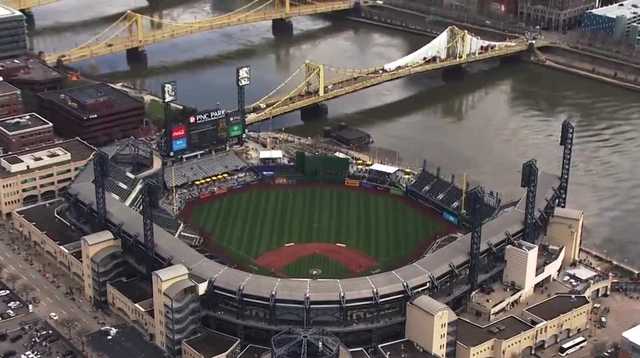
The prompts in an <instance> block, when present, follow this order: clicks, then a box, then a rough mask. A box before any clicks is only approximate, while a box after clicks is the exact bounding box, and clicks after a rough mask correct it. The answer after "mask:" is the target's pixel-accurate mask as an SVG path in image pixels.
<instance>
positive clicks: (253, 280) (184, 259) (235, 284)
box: [69, 173, 559, 304]
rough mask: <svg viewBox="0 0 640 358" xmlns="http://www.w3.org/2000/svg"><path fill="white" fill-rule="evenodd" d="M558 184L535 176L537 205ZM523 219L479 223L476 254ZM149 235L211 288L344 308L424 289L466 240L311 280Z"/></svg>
mask: <svg viewBox="0 0 640 358" xmlns="http://www.w3.org/2000/svg"><path fill="white" fill-rule="evenodd" d="M558 183H559V179H558V177H557V176H554V175H550V174H546V173H543V174H541V176H540V179H539V186H538V196H537V205H538V207H541V206H540V205H544V204H545V197H549V196H550V195H551V194H553V190H552V187H557V185H558ZM69 192H70V193H71V194H76V195H77V197H78V199H79V200H81V201H82V202H84V203H87V204H88V205H91V206H92V207H94V208H95V190H94V187H93V185H92V184H91V183H90V182H84V183H74V184H73V185H72V186H71V187H70V188H69ZM523 195H524V194H523ZM106 200H107V218H108V220H109V221H111V222H112V223H115V224H122V229H123V230H124V231H126V232H128V233H130V234H133V235H134V236H135V237H136V238H137V240H140V241H142V240H143V237H144V235H143V234H142V228H143V226H142V216H141V215H140V214H139V213H137V212H136V211H134V210H133V209H131V208H130V207H127V206H125V205H124V204H123V203H122V202H120V201H118V200H116V199H115V198H113V197H111V196H109V195H107V197H106ZM523 218H524V214H523V211H522V210H520V209H518V208H517V207H514V208H510V209H508V210H506V211H504V212H503V213H501V214H500V215H498V216H497V217H496V218H495V219H493V220H491V221H489V222H487V223H486V224H484V225H483V227H482V242H481V252H484V251H486V250H488V249H489V247H490V246H495V245H498V244H500V243H502V242H504V241H505V239H506V238H505V232H506V231H508V232H510V233H512V234H514V235H515V234H517V233H519V232H521V231H522V228H523V226H522V223H523ZM154 233H155V244H156V252H157V254H158V255H159V256H162V257H164V258H171V261H172V263H173V264H184V265H185V266H186V267H187V268H188V269H189V271H190V272H191V273H193V274H195V275H197V276H200V277H202V278H204V279H211V280H212V282H213V284H214V287H216V288H220V289H224V290H227V291H230V292H236V291H239V288H240V286H241V285H242V288H243V289H242V294H245V295H251V296H252V297H260V298H265V299H267V300H268V299H269V298H270V297H271V295H272V294H274V295H275V299H277V300H295V301H299V302H302V301H304V300H305V296H307V295H308V297H309V299H310V300H311V302H318V301H324V302H339V301H340V300H341V297H343V298H344V300H345V301H346V303H347V304H349V303H352V302H353V303H355V302H363V301H373V300H376V299H379V298H384V297H391V295H392V294H393V295H397V294H403V293H404V289H405V288H404V287H405V286H404V282H406V284H407V285H409V287H418V286H421V287H424V286H425V285H426V284H428V282H429V276H430V275H433V276H435V277H436V278H438V277H439V276H442V275H444V274H447V273H448V272H449V271H450V264H452V265H455V266H457V267H460V266H461V265H463V264H466V262H468V260H469V241H470V237H471V236H470V234H467V235H465V236H463V237H461V238H460V239H458V240H456V241H454V242H452V243H451V244H449V245H446V246H444V247H443V248H441V249H439V250H437V251H435V252H433V253H430V254H428V255H426V256H424V257H422V258H421V259H419V260H417V261H416V262H414V263H412V264H409V265H406V266H404V267H400V268H398V269H396V270H394V271H389V272H382V273H379V274H375V275H370V276H366V277H355V278H348V279H342V280H322V279H320V280H311V279H279V278H276V277H270V276H263V275H258V274H251V273H248V272H244V271H240V270H237V269H234V268H231V267H228V266H225V265H223V264H220V263H218V262H215V261H213V260H210V259H208V258H206V257H205V256H204V255H203V254H201V253H199V252H197V251H196V250H195V249H193V248H191V247H189V246H188V245H187V244H186V243H184V242H182V241H181V240H176V239H175V238H174V237H173V236H172V235H171V234H169V233H168V232H167V231H165V230H164V229H162V228H161V227H160V226H158V225H154ZM385 295H386V296H385Z"/></svg>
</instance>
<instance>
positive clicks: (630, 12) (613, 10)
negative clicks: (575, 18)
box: [590, 0, 640, 18]
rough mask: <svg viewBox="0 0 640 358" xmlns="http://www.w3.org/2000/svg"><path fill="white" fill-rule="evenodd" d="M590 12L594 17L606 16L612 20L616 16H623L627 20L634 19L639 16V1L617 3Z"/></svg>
mask: <svg viewBox="0 0 640 358" xmlns="http://www.w3.org/2000/svg"><path fill="white" fill-rule="evenodd" d="M590 12H591V13H594V14H596V15H602V16H608V17H613V18H615V17H617V16H625V17H627V18H629V17H636V16H638V15H640V0H627V1H623V2H619V3H617V4H613V5H609V6H604V7H601V8H598V9H594V10H591V11H590Z"/></svg>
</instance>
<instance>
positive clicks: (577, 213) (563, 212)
mask: <svg viewBox="0 0 640 358" xmlns="http://www.w3.org/2000/svg"><path fill="white" fill-rule="evenodd" d="M638 1H640V0H638ZM553 216H558V217H561V218H566V219H576V220H578V219H580V217H581V216H582V210H576V209H568V208H554V210H553Z"/></svg>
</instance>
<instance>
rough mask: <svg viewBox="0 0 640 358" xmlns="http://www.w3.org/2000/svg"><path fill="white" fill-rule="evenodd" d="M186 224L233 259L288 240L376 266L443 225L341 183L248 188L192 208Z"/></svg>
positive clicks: (396, 202) (391, 198)
mask: <svg viewBox="0 0 640 358" xmlns="http://www.w3.org/2000/svg"><path fill="white" fill-rule="evenodd" d="M191 224H192V225H193V226H195V227H197V228H199V229H200V230H202V231H204V232H206V233H209V234H210V236H211V237H213V238H214V239H215V240H216V241H217V243H218V245H221V246H222V247H224V248H225V249H226V250H228V251H230V253H231V254H233V256H236V257H251V258H256V257H258V256H260V255H261V254H262V253H265V252H267V251H270V250H273V249H276V248H279V247H281V246H284V245H285V244H287V243H309V242H324V243H343V244H346V245H347V246H348V247H351V248H355V249H358V250H361V251H362V252H364V253H366V254H367V255H369V256H371V257H373V258H375V259H376V260H378V262H379V264H380V266H381V268H384V267H385V266H387V265H389V264H395V263H397V262H398V261H399V260H401V259H403V258H405V257H407V256H408V255H410V254H411V253H413V251H414V250H415V249H416V247H417V245H418V244H420V243H421V242H423V241H425V240H431V239H433V237H434V235H435V234H437V233H439V232H442V230H443V229H444V227H443V225H442V223H441V222H440V221H438V219H437V218H433V217H431V216H429V215H426V214H425V213H424V212H423V211H422V210H420V209H417V208H414V207H412V206H411V205H409V204H407V203H406V202H404V201H403V200H401V199H400V198H398V197H394V196H393V195H391V194H377V193H371V192H368V191H365V190H353V189H347V188H344V187H341V186H273V187H267V188H265V187H257V188H250V189H248V190H245V191H241V192H237V193H231V194H229V195H226V196H225V197H223V198H220V199H217V200H214V201H212V202H209V203H204V204H202V205H200V206H197V207H194V208H193V211H192V215H191ZM305 270H307V269H305V268H300V269H296V271H297V272H301V271H305Z"/></svg>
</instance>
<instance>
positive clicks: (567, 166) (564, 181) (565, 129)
mask: <svg viewBox="0 0 640 358" xmlns="http://www.w3.org/2000/svg"><path fill="white" fill-rule="evenodd" d="M574 132H575V127H574V126H573V123H571V121H570V120H568V119H565V120H564V121H563V122H562V131H561V133H560V145H561V146H562V147H563V150H562V172H561V173H560V186H559V187H558V189H559V190H558V194H559V195H558V207H561V208H564V207H565V206H566V205H567V193H568V191H569V173H570V171H571V157H572V156H573V134H574Z"/></svg>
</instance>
